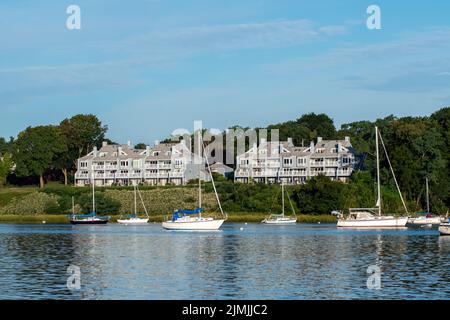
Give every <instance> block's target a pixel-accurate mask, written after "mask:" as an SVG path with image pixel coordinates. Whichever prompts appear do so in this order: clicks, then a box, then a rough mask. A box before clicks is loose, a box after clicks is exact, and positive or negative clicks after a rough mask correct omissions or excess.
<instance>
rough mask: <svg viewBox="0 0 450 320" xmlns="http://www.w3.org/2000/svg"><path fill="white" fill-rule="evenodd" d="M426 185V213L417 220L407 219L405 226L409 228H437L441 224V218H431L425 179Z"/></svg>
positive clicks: (426, 179) (426, 181)
mask: <svg viewBox="0 0 450 320" xmlns="http://www.w3.org/2000/svg"><path fill="white" fill-rule="evenodd" d="M425 185H426V196H427V212H425V213H423V214H422V216H420V217H417V218H409V219H408V224H407V226H410V227H422V228H423V227H427V226H430V227H433V226H438V225H439V224H440V223H441V222H442V218H441V217H439V216H433V215H432V214H431V213H430V199H429V192H428V178H425Z"/></svg>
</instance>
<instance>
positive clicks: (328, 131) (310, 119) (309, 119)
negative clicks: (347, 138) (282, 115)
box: [297, 113, 336, 139]
mask: <svg viewBox="0 0 450 320" xmlns="http://www.w3.org/2000/svg"><path fill="white" fill-rule="evenodd" d="M297 123H298V124H299V125H304V126H305V127H307V128H308V129H309V130H311V131H312V132H313V135H314V138H315V137H323V138H324V139H334V138H335V137H336V128H335V127H334V124H333V119H331V118H330V117H329V116H327V115H326V114H324V113H321V114H315V113H308V114H305V115H303V116H301V117H300V118H299V119H297Z"/></svg>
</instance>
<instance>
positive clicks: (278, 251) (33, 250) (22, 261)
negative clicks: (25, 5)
mask: <svg viewBox="0 0 450 320" xmlns="http://www.w3.org/2000/svg"><path fill="white" fill-rule="evenodd" d="M241 228H243V230H241ZM449 255H450V237H440V236H439V234H438V232H437V231H434V230H338V229H336V227H335V226H334V225H303V224H297V225H294V226H267V225H260V224H248V225H245V224H243V223H226V224H224V226H223V229H222V230H220V231H216V232H177V231H165V230H162V229H161V226H160V225H159V224H149V225H148V226H121V225H115V224H109V225H106V226H72V225H23V224H20V225H19V224H3V225H0V299H450V268H449V267H450V263H449ZM70 265H76V266H78V267H80V270H81V289H80V290H69V289H68V288H67V278H68V276H69V275H68V274H67V268H68V267H69V266H70ZM369 265H378V266H379V267H380V268H381V270H382V276H381V289H380V290H369V289H368V288H367V284H366V283H367V278H368V276H369V275H368V274H367V268H368V266H369Z"/></svg>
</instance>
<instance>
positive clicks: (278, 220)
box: [261, 183, 297, 225]
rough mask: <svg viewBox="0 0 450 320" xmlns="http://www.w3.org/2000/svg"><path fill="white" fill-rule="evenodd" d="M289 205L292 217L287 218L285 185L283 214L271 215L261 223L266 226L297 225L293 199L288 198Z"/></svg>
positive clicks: (282, 193)
mask: <svg viewBox="0 0 450 320" xmlns="http://www.w3.org/2000/svg"><path fill="white" fill-rule="evenodd" d="M288 200H289V203H290V205H291V209H292V216H286V215H285V211H284V184H283V183H282V184H281V202H282V212H281V214H271V215H270V216H269V217H267V218H266V219H264V220H263V221H261V223H265V224H273V225H281V224H294V223H297V216H296V215H295V210H294V206H293V205H292V202H291V199H290V198H289V196H288Z"/></svg>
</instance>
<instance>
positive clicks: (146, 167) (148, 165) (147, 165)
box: [144, 164, 158, 169]
mask: <svg viewBox="0 0 450 320" xmlns="http://www.w3.org/2000/svg"><path fill="white" fill-rule="evenodd" d="M144 168H145V169H157V168H158V165H157V164H145V165H144Z"/></svg>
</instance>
